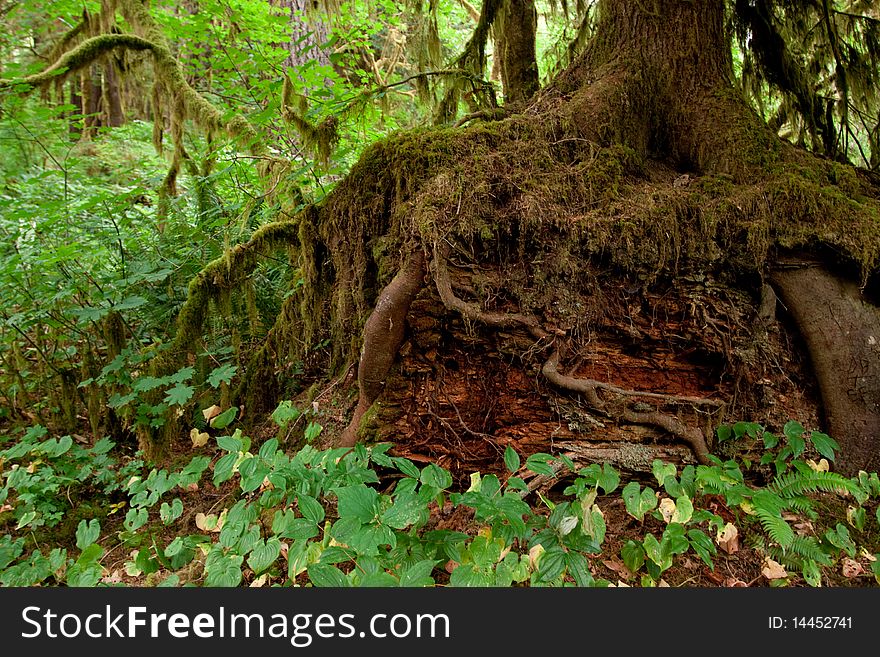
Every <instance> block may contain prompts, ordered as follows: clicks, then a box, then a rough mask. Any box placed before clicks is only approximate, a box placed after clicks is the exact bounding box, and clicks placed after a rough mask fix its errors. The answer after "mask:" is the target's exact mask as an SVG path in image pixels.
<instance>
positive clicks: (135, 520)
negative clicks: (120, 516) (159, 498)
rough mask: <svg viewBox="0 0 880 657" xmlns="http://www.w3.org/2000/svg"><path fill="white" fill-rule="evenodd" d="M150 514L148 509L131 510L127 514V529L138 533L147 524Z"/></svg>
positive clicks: (125, 524) (125, 523)
mask: <svg viewBox="0 0 880 657" xmlns="http://www.w3.org/2000/svg"><path fill="white" fill-rule="evenodd" d="M149 517H150V514H149V512H148V511H147V510H146V509H143V508H141V509H129V510H128V513H127V514H125V522H124V523H123V525H124V526H125V529H127V530H128V531H130V532H136V531H137V530H138V529H140V528H141V527H143V526H144V525H145V524H147V520H148V519H149Z"/></svg>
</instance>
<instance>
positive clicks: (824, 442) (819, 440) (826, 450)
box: [810, 431, 840, 463]
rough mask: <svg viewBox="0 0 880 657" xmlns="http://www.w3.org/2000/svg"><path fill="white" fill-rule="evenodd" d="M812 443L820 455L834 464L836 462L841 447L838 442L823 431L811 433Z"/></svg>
mask: <svg viewBox="0 0 880 657" xmlns="http://www.w3.org/2000/svg"><path fill="white" fill-rule="evenodd" d="M810 442H811V443H813V447H815V448H816V451H817V452H819V454H821V455H822V456H824V457H825V458H826V459H828V460H829V461H831V462H832V463H833V462H834V454H835V453H836V452H839V451H840V445H839V444H838V443H837V441H836V440H834V438H832V437H831V436H829V435H828V434H826V433H822V432H821V431H812V432H810Z"/></svg>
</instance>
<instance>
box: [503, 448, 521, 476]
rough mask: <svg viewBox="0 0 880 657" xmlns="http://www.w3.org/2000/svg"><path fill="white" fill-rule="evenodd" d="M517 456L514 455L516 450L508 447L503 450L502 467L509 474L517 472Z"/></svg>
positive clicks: (518, 462)
mask: <svg viewBox="0 0 880 657" xmlns="http://www.w3.org/2000/svg"><path fill="white" fill-rule="evenodd" d="M519 465H520V461H519V454H517V453H516V450H515V449H513V447H511V446H510V445H508V446H507V447H505V448H504V467H506V468H507V471H508V472H509V473H511V474H514V473H516V471H517V470H519Z"/></svg>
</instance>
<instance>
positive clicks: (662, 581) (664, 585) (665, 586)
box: [657, 578, 670, 589]
mask: <svg viewBox="0 0 880 657" xmlns="http://www.w3.org/2000/svg"><path fill="white" fill-rule="evenodd" d="M657 587H658V588H661V589H668V588H670V587H669V582H667V581H666V580H665V579H662V578H661V579H660V582H659V583H658V584H657Z"/></svg>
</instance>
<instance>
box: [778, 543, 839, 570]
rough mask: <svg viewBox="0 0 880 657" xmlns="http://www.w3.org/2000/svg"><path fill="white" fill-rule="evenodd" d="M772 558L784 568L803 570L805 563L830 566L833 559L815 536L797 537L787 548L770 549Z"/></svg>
mask: <svg viewBox="0 0 880 657" xmlns="http://www.w3.org/2000/svg"><path fill="white" fill-rule="evenodd" d="M768 553H769V554H770V556H771V557H772V558H773V559H775V560H776V561H778V562H779V563H781V564H782V565H784V566H792V567H797V568H801V567H803V565H804V562H805V561H809V560H812V561H815V562H816V563H817V564H819V565H821V566H830V565H831V564H832V561H831V557H829V556H828V554H827V553H826V552H825V551H824V550H823V549H822V546H821V545H820V544H819V541H818V540H817V539H816V537H815V536H795V537H794V539H793V540H792V541H791V543H790V544H789V545H788V546H787V547H784V548H783V547H776V546H773V547H770V548H769V549H768Z"/></svg>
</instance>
